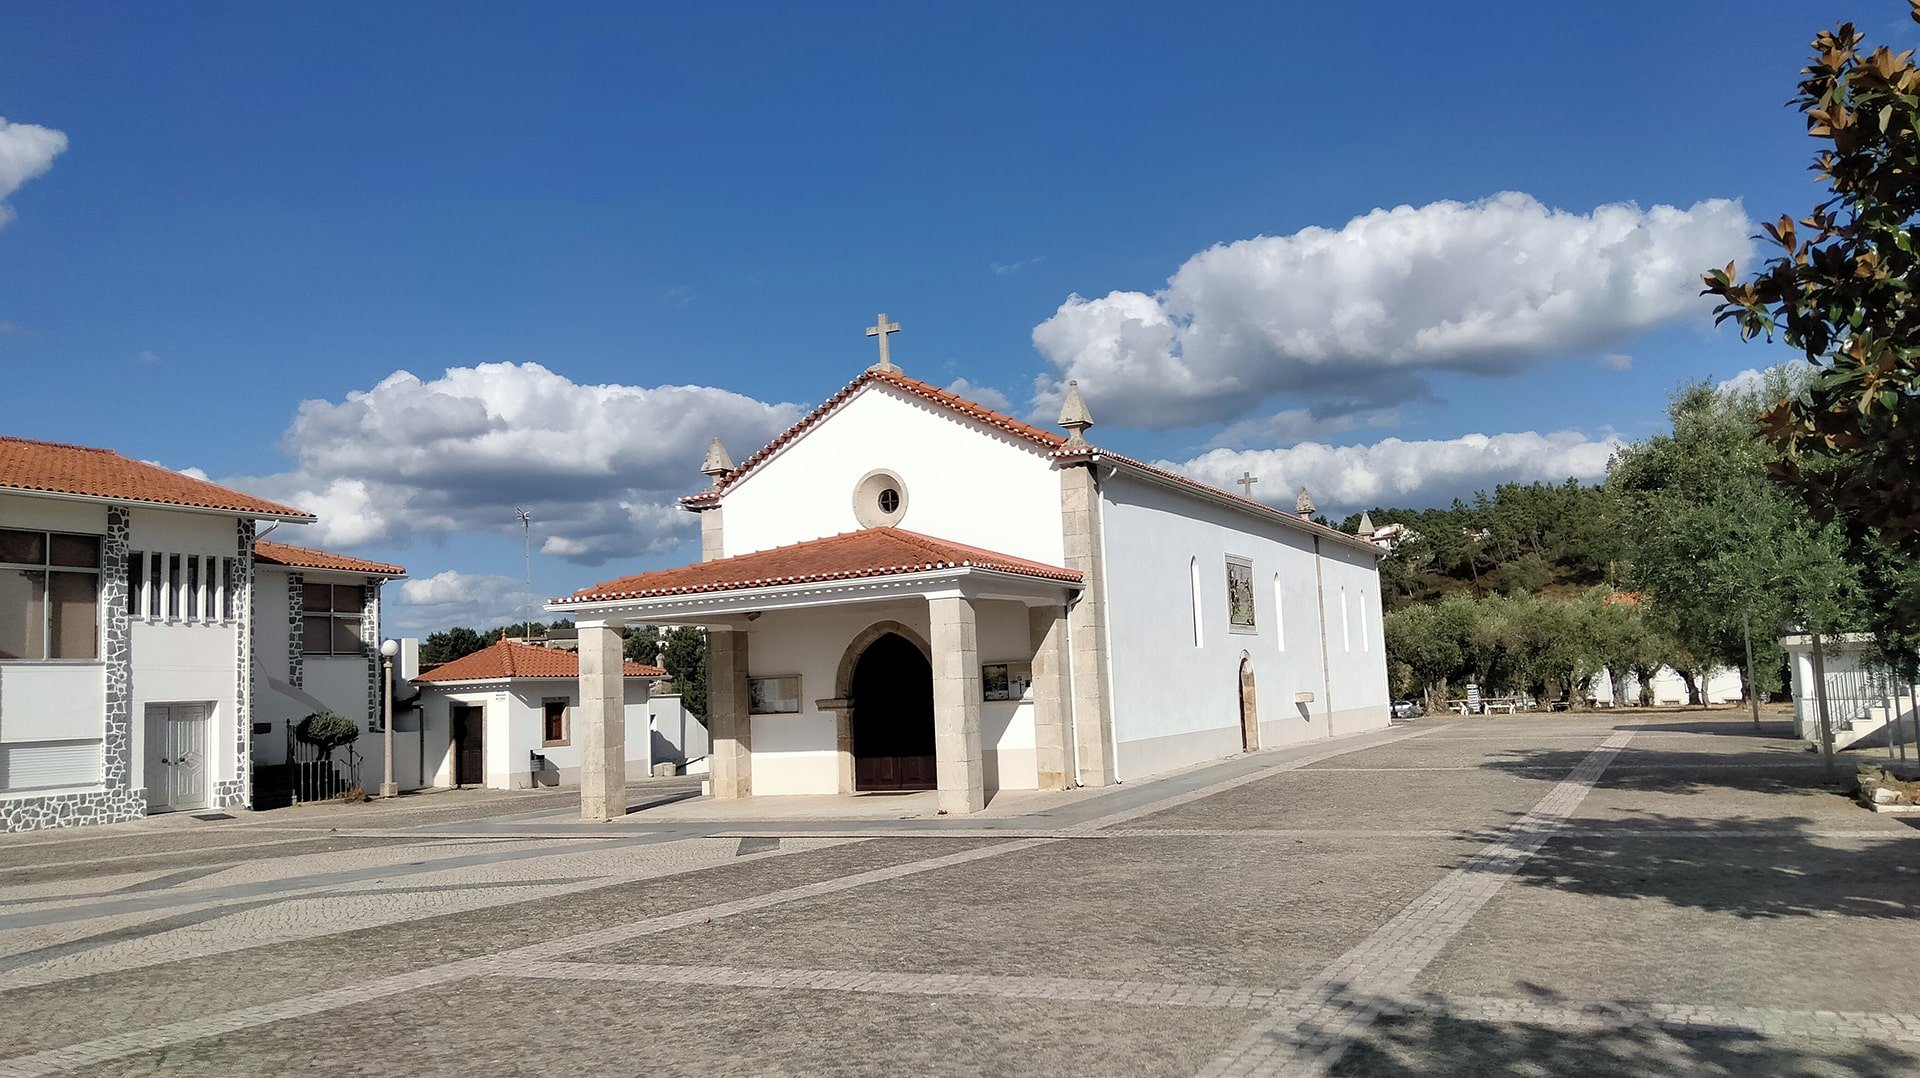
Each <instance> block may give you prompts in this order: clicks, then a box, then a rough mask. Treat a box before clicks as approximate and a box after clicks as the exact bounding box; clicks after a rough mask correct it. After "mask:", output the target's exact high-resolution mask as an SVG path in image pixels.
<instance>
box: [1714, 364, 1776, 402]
mask: <svg viewBox="0 0 1920 1078" xmlns="http://www.w3.org/2000/svg"><path fill="white" fill-rule="evenodd" d="M1771 369H1772V368H1767V369H1766V370H1763V369H1761V368H1758V367H1748V368H1747V369H1746V370H1744V371H1741V372H1740V373H1739V374H1736V375H1734V376H1733V377H1732V378H1729V379H1727V380H1726V381H1724V382H1721V383H1719V384H1718V385H1716V386H1714V387H1713V388H1714V389H1716V390H1718V391H1719V392H1720V393H1722V394H1725V395H1726V396H1729V397H1732V396H1739V395H1742V394H1747V393H1753V392H1755V391H1756V390H1758V389H1760V387H1762V386H1764V385H1766V383H1767V370H1771Z"/></svg>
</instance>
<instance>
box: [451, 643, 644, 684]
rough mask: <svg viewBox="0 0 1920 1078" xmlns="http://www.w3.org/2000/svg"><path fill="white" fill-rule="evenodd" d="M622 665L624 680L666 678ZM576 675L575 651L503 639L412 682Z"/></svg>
mask: <svg viewBox="0 0 1920 1078" xmlns="http://www.w3.org/2000/svg"><path fill="white" fill-rule="evenodd" d="M622 665H623V667H624V669H625V676H627V677H666V676H667V672H666V671H665V670H662V669H660V668H659V667H657V666H645V665H642V664H640V663H636V662H629V663H623V664H622ZM579 676H580V656H579V655H578V654H577V653H575V652H571V651H562V650H560V649H559V648H536V647H534V646H533V645H531V644H521V643H517V642H515V641H512V640H502V641H500V642H499V643H497V644H494V645H493V646H491V647H485V648H481V649H480V650H479V651H476V652H474V653H473V654H471V655H462V656H461V657H460V658H458V659H455V660H453V661H452V662H450V663H441V664H440V665H439V666H436V667H434V668H433V669H431V670H428V671H426V672H425V673H422V674H421V675H420V676H419V677H417V678H415V679H414V680H416V681H491V680H494V679H497V678H516V677H539V678H549V677H551V678H577V677H579Z"/></svg>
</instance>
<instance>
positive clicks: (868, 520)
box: [853, 471, 907, 528]
mask: <svg viewBox="0 0 1920 1078" xmlns="http://www.w3.org/2000/svg"><path fill="white" fill-rule="evenodd" d="M906 515H907V485H906V484H905V483H902V482H901V481H900V477H899V476H897V475H895V474H893V473H892V472H889V471H872V472H868V473H867V474H866V475H863V476H861V477H860V482H858V483H856V484H854V488H853V518H854V519H855V520H857V521H859V522H860V526H861V527H863V528H890V527H892V526H893V525H895V524H898V523H900V519H901V518H902V517H904V516H906Z"/></svg>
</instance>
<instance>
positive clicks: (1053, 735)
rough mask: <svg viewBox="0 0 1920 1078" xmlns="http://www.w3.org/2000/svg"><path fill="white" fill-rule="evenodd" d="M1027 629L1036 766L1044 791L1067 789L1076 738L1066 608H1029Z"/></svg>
mask: <svg viewBox="0 0 1920 1078" xmlns="http://www.w3.org/2000/svg"><path fill="white" fill-rule="evenodd" d="M1027 630H1028V635H1029V636H1030V637H1031V638H1032V640H1033V743H1034V750H1035V751H1034V763H1035V765H1036V768H1037V770H1038V772H1039V776H1040V788H1041V789H1042V790H1064V789H1066V788H1067V786H1068V783H1069V780H1070V779H1071V777H1072V770H1073V757H1072V752H1071V750H1070V749H1069V748H1068V745H1069V744H1070V743H1071V742H1070V741H1069V740H1068V739H1069V738H1071V737H1072V736H1073V731H1072V729H1071V726H1072V724H1071V722H1070V720H1069V718H1068V715H1067V707H1068V704H1069V702H1070V697H1069V693H1071V692H1072V686H1071V683H1070V682H1069V681H1068V680H1067V668H1068V664H1069V663H1070V662H1071V661H1072V658H1071V656H1070V655H1069V654H1068V652H1067V608H1066V607H1065V606H1064V605H1062V606H1035V607H1028V608H1027Z"/></svg>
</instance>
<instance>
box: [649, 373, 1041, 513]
mask: <svg viewBox="0 0 1920 1078" xmlns="http://www.w3.org/2000/svg"><path fill="white" fill-rule="evenodd" d="M873 382H880V383H883V384H885V385H889V386H892V387H893V388H895V389H898V390H902V391H904V392H907V393H911V394H913V395H914V396H916V397H919V398H921V399H923V400H926V401H929V402H931V403H934V404H937V405H940V406H941V407H943V408H945V409H947V410H948V411H951V412H957V413H959V414H961V415H964V416H967V417H969V418H971V419H975V420H978V421H979V422H981V423H984V424H986V425H987V426H989V427H994V428H996V429H998V430H1002V431H1005V432H1006V433H1008V434H1011V435H1013V436H1014V437H1016V438H1020V439H1022V440H1024V441H1028V442H1032V443H1033V444H1034V445H1037V446H1039V447H1040V448H1042V449H1057V448H1059V447H1060V446H1061V445H1063V444H1065V442H1066V439H1065V438H1064V437H1062V436H1061V435H1058V434H1055V433H1053V432H1052V431H1050V430H1042V429H1041V428H1039V427H1036V426H1034V425H1032V424H1031V423H1025V422H1022V421H1021V420H1018V419H1015V418H1013V417H1012V416H1010V415H1003V414H1002V413H1000V412H996V411H994V410H993V409H991V408H989V407H987V406H986V405H984V404H979V403H976V402H974V401H970V400H968V399H966V398H965V397H962V396H960V395H958V394H955V393H949V392H947V391H946V390H944V389H939V388H936V387H934V386H931V385H928V384H927V383H925V382H922V381H920V380H918V379H915V378H908V377H907V376H906V375H904V374H901V373H899V372H898V371H876V370H869V371H865V372H863V373H862V374H861V375H860V377H858V378H855V379H854V380H853V381H851V382H849V383H847V385H846V387H845V388H844V389H842V390H840V392H838V393H835V394H834V395H833V396H831V397H828V398H827V399H826V400H825V401H823V402H821V404H820V407H818V408H815V409H814V410H813V411H811V412H808V413H807V414H806V415H804V416H802V417H801V418H800V421H799V422H797V423H795V424H794V425H793V426H791V427H788V428H787V429H786V431H785V432H783V433H782V434H781V435H780V436H779V437H777V438H775V439H774V440H773V441H771V442H768V443H767V444H766V445H765V446H764V447H762V448H761V449H760V451H759V452H757V453H755V454H753V455H752V456H750V457H748V458H747V459H746V460H743V461H741V462H740V466H739V467H737V468H735V469H734V470H733V471H731V472H728V473H727V476H726V478H725V479H723V480H721V481H720V484H719V485H718V486H716V487H714V488H713V489H711V490H703V491H701V492H700V493H698V494H689V495H688V496H686V497H684V498H682V499H680V500H681V501H682V502H684V503H687V504H690V505H697V504H700V503H702V502H707V501H711V500H712V499H714V498H716V497H718V496H719V495H721V494H723V493H725V492H726V491H727V489H728V488H730V487H732V486H733V485H734V484H735V483H738V482H739V481H740V480H741V479H744V478H745V477H746V475H747V473H749V472H751V471H753V470H754V469H755V468H758V467H759V466H760V465H761V464H763V463H765V462H766V460H767V458H769V457H771V456H773V455H774V454H775V453H778V452H779V451H780V450H781V449H782V448H784V447H785V446H786V445H788V444H789V443H791V442H792V441H794V439H796V438H799V437H800V436H801V435H802V434H805V433H806V432H807V431H809V430H811V429H813V428H814V427H815V426H816V425H818V424H819V422H820V421H821V420H822V419H825V418H826V417H827V416H828V415H829V414H831V413H832V412H833V410H834V409H836V408H838V407H840V406H841V405H842V404H845V403H846V402H847V401H848V400H849V399H851V398H852V397H853V395H854V394H855V393H858V392H859V391H860V389H861V388H862V387H863V386H866V385H869V384H871V383H873Z"/></svg>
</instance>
